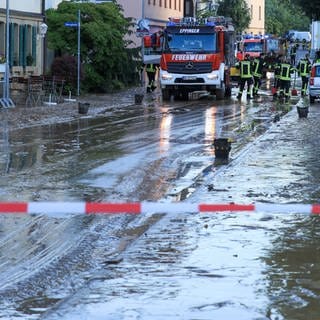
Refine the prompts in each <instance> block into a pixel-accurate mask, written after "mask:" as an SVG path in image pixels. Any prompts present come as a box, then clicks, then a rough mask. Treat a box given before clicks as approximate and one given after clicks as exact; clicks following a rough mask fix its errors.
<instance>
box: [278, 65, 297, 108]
mask: <svg viewBox="0 0 320 320" xmlns="http://www.w3.org/2000/svg"><path fill="white" fill-rule="evenodd" d="M295 71H296V69H295V67H294V66H292V65H291V64H290V61H289V60H288V59H284V61H283V62H282V63H281V64H280V74H279V77H280V98H284V100H285V102H289V99H290V85H291V74H292V73H294V72H295Z"/></svg>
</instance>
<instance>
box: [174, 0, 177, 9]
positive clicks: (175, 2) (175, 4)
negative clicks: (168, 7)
mask: <svg viewBox="0 0 320 320" xmlns="http://www.w3.org/2000/svg"><path fill="white" fill-rule="evenodd" d="M174 10H177V0H174Z"/></svg>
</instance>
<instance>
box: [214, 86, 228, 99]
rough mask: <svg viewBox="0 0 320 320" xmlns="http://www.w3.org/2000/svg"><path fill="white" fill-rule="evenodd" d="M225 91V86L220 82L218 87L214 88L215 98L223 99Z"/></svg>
mask: <svg viewBox="0 0 320 320" xmlns="http://www.w3.org/2000/svg"><path fill="white" fill-rule="evenodd" d="M225 91H226V88H225V85H224V83H223V82H222V83H221V86H220V88H219V89H216V99H217V100H223V99H224V96H225Z"/></svg>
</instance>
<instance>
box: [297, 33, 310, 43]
mask: <svg viewBox="0 0 320 320" xmlns="http://www.w3.org/2000/svg"><path fill="white" fill-rule="evenodd" d="M292 39H293V40H298V41H300V42H302V41H303V40H305V41H306V42H310V41H311V33H310V32H309V31H294V32H293V35H292Z"/></svg>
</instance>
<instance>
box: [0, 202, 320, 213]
mask: <svg viewBox="0 0 320 320" xmlns="http://www.w3.org/2000/svg"><path fill="white" fill-rule="evenodd" d="M247 211H249V212H253V211H257V212H264V213H280V214H281V213H299V214H320V204H272V203H256V204H236V203H227V204H206V203H203V204H196V203H188V202H174V203H172V202H168V203H162V202H131V203H130V202H129V203H103V202H0V214H8V213H14V214H45V215H48V216H50V215H53V216H57V215H58V216H65V215H68V214H123V213H126V214H141V213H197V212H200V213H204V212H207V213H209V212H211V213H218V212H247Z"/></svg>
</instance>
